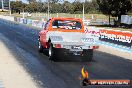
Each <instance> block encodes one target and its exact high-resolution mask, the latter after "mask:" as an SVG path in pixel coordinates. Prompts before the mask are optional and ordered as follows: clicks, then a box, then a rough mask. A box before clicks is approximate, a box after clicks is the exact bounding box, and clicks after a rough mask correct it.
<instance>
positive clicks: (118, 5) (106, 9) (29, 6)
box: [11, 0, 132, 21]
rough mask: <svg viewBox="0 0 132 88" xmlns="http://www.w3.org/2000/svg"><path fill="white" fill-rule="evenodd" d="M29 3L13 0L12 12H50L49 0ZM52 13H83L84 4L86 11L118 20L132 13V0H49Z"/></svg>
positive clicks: (30, 0) (33, 0) (32, 0)
mask: <svg viewBox="0 0 132 88" xmlns="http://www.w3.org/2000/svg"><path fill="white" fill-rule="evenodd" d="M27 1H28V2H29V3H23V2H21V1H16V2H15V1H11V10H12V12H15V13H16V12H18V13H20V12H22V11H25V12H29V13H33V12H44V13H47V12H48V2H42V1H41V0H37V1H36V0H27ZM48 1H49V11H50V13H71V14H81V13H82V11H83V4H84V7H85V13H86V14H87V13H94V14H95V13H103V14H105V15H109V16H113V17H118V21H120V19H121V15H126V14H127V13H128V12H130V13H132V0H91V1H87V0H85V2H80V1H79V0H75V1H74V2H72V3H70V2H68V1H65V0H64V1H59V0H48ZM62 2H63V3H62Z"/></svg>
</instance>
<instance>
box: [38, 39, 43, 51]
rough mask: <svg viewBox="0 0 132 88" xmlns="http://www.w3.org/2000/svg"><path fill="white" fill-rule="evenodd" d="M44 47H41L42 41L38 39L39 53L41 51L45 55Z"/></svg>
mask: <svg viewBox="0 0 132 88" xmlns="http://www.w3.org/2000/svg"><path fill="white" fill-rule="evenodd" d="M43 49H44V48H43V46H42V45H41V43H40V39H38V51H39V53H43Z"/></svg>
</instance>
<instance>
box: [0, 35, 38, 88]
mask: <svg viewBox="0 0 132 88" xmlns="http://www.w3.org/2000/svg"><path fill="white" fill-rule="evenodd" d="M3 39H4V41H6V40H5V37H3V36H2V35H1V34H0V79H1V80H2V83H3V86H4V88H38V87H37V85H36V83H35V81H33V79H32V77H31V76H30V75H29V74H28V73H27V72H26V71H25V70H24V68H23V67H22V66H21V65H20V64H19V63H18V62H17V60H16V59H15V58H16V57H14V56H13V55H12V53H11V52H10V51H9V49H8V48H7V46H6V45H5V44H4V43H3V42H2V40H3Z"/></svg>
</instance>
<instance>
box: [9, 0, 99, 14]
mask: <svg viewBox="0 0 132 88" xmlns="http://www.w3.org/2000/svg"><path fill="white" fill-rule="evenodd" d="M28 1H29V3H28V4H26V3H23V2H22V1H16V2H15V1H11V10H12V12H19V13H20V12H22V11H23V10H24V11H25V12H30V13H33V12H44V13H46V12H47V11H48V2H41V1H36V0H28ZM84 6H85V13H98V12H99V6H98V4H97V2H96V1H95V0H94V1H91V2H88V1H85V3H84ZM82 9H83V2H79V1H75V2H73V3H70V2H68V1H63V3H61V2H59V1H58V0H49V11H50V13H71V14H74V13H75V14H80V13H82Z"/></svg>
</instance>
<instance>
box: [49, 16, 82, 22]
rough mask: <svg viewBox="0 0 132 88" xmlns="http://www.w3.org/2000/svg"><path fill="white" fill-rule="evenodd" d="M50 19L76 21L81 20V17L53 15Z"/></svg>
mask: <svg viewBox="0 0 132 88" xmlns="http://www.w3.org/2000/svg"><path fill="white" fill-rule="evenodd" d="M51 19H52V20H77V21H79V20H80V21H81V20H82V19H80V18H68V17H53V18H51Z"/></svg>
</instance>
